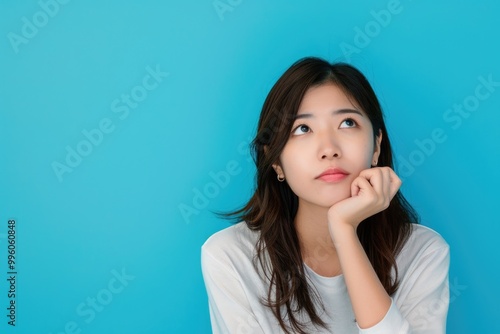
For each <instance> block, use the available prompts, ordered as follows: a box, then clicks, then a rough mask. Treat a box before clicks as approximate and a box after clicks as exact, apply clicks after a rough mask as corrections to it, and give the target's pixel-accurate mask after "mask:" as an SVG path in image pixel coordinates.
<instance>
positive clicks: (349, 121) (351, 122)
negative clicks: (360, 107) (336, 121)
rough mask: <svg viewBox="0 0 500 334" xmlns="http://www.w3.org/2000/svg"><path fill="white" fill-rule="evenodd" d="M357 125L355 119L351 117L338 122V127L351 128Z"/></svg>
mask: <svg viewBox="0 0 500 334" xmlns="http://www.w3.org/2000/svg"><path fill="white" fill-rule="evenodd" d="M356 125H357V123H356V121H355V120H353V119H352V118H347V119H345V120H343V121H342V123H340V128H353V127H355V126H356Z"/></svg>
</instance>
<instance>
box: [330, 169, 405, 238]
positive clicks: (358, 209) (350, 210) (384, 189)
mask: <svg viewBox="0 0 500 334" xmlns="http://www.w3.org/2000/svg"><path fill="white" fill-rule="evenodd" d="M400 186H401V180H400V179H399V177H398V176H397V175H396V173H394V171H393V170H392V169H391V168H390V167H376V168H370V169H365V170H363V171H362V172H361V173H360V174H359V176H358V177H357V178H355V179H354V181H353V182H352V184H351V197H349V198H346V199H345V200H342V201H340V202H337V203H335V204H334V205H333V206H332V207H331V208H330V209H329V210H328V224H329V228H330V233H331V234H332V238H334V237H335V234H336V233H335V232H334V231H335V230H337V229H343V228H346V227H347V228H349V229H350V228H352V229H354V231H355V230H356V228H357V227H358V225H359V223H361V222H362V221H363V220H364V219H366V218H368V217H370V216H373V215H374V214H376V213H378V212H380V211H382V210H385V209H387V208H388V207H389V204H390V203H391V200H392V198H393V197H394V195H396V193H397V191H398V189H399V187H400ZM332 232H333V233H332ZM334 241H335V240H334Z"/></svg>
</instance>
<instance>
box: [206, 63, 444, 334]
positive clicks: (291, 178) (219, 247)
mask: <svg viewBox="0 0 500 334" xmlns="http://www.w3.org/2000/svg"><path fill="white" fill-rule="evenodd" d="M252 149H253V153H254V159H255V163H256V166H257V179H256V181H257V182H256V183H257V184H256V189H255V193H254V195H253V196H252V198H251V199H250V200H249V202H248V203H247V204H246V206H245V207H243V208H242V209H240V210H238V211H236V212H233V213H231V214H229V215H228V216H229V217H236V219H238V220H237V221H241V222H239V223H238V224H235V225H234V226H231V227H229V228H227V229H224V230H222V231H220V232H218V233H216V234H214V235H213V236H211V237H210V238H209V239H208V240H207V241H206V243H205V244H204V245H203V247H202V270H203V276H204V280H205V285H206V288H207V292H208V297H209V305H210V316H211V321H212V328H213V332H214V333H272V334H274V333H340V334H347V333H384V334H390V333H445V331H446V316H447V312H448V303H449V287H448V268H449V247H448V244H447V243H446V242H445V241H444V240H443V238H442V237H441V236H440V235H439V234H437V233H436V232H434V231H433V230H431V229H429V228H427V227H424V226H422V225H419V224H418V217H417V215H416V213H415V212H414V210H413V209H412V208H411V206H410V205H409V204H408V202H407V201H406V200H405V198H404V197H403V195H402V194H401V192H399V187H400V185H401V181H400V179H399V178H398V176H397V175H396V174H395V173H394V171H393V169H392V168H393V161H392V152H391V145H390V141H389V137H388V134H387V130H386V127H385V124H384V120H383V115H382V110H381V108H380V105H379V102H378V100H377V97H376V96H375V93H374V92H373V90H372V88H371V86H370V84H369V83H368V81H367V80H366V78H365V77H364V76H363V74H361V73H360V72H359V71H358V70H357V69H355V68H354V67H352V66H350V65H347V64H342V63H337V64H330V63H328V62H326V61H324V60H322V59H319V58H304V59H301V60H299V61H298V62H296V63H295V64H293V65H292V66H291V67H290V68H289V69H288V70H287V71H286V72H285V73H284V74H283V76H282V77H281V78H280V79H279V80H278V81H277V83H276V84H275V85H274V87H273V88H272V89H271V91H270V93H269V95H268V96H267V98H266V101H265V103H264V106H263V108H262V112H261V115H260V120H259V125H258V130H257V134H256V137H255V139H254V141H253V142H252Z"/></svg>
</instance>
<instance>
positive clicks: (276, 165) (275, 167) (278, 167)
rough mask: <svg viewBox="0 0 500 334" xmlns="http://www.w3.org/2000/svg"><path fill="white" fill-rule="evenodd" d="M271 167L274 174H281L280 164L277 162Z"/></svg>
mask: <svg viewBox="0 0 500 334" xmlns="http://www.w3.org/2000/svg"><path fill="white" fill-rule="evenodd" d="M273 169H274V171H275V172H276V174H278V175H283V174H284V173H283V168H281V166H280V165H279V164H277V163H275V164H273Z"/></svg>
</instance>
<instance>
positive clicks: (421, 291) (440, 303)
mask: <svg viewBox="0 0 500 334" xmlns="http://www.w3.org/2000/svg"><path fill="white" fill-rule="evenodd" d="M440 240H441V242H440V243H438V245H439V246H437V247H436V245H434V247H430V249H428V250H427V251H426V252H424V253H422V255H421V256H419V257H417V258H416V259H415V261H414V262H413V263H412V264H411V265H410V267H409V269H408V271H407V273H406V275H405V277H404V278H403V279H402V280H401V282H400V286H399V288H398V292H397V294H395V296H393V297H391V306H390V308H389V310H388V311H387V314H386V315H385V317H384V318H383V319H382V320H381V321H380V322H379V323H378V324H376V325H375V326H373V327H370V328H366V329H361V328H359V327H358V328H359V333H360V334H379V333H380V334H382V333H384V334H392V333H394V334H395V333H398V334H410V333H411V334H424V333H425V334H444V333H446V317H447V314H448V305H449V280H448V271H449V264H450V252H449V246H448V245H447V244H446V243H445V242H444V240H442V239H440Z"/></svg>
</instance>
